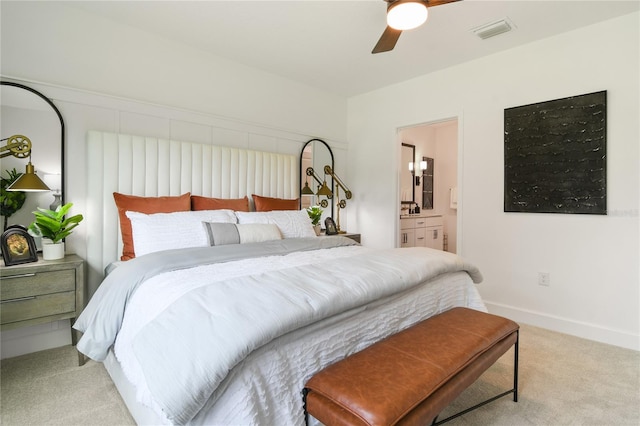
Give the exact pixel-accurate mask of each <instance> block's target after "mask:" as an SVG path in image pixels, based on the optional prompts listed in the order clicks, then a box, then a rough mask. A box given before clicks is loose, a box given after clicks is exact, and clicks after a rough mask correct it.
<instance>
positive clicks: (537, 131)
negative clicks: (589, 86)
mask: <svg viewBox="0 0 640 426" xmlns="http://www.w3.org/2000/svg"><path fill="white" fill-rule="evenodd" d="M606 148H607V92H606V91H602V92H595V93H589V94H586V95H580V96H571V97H568V98H563V99H556V100H552V101H547V102H540V103H536V104H531V105H524V106H518V107H513V108H507V109H505V110H504V211H505V212H529V213H577V214H607V170H606V152H607V149H606Z"/></svg>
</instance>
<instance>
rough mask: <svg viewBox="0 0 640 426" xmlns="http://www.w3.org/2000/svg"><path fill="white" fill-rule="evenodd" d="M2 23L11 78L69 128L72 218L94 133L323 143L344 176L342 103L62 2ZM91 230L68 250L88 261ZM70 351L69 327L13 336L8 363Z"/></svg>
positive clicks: (4, 60) (23, 10)
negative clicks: (88, 138)
mask: <svg viewBox="0 0 640 426" xmlns="http://www.w3.org/2000/svg"><path fill="white" fill-rule="evenodd" d="M1 19H2V21H1V24H2V25H1V31H2V33H1V35H2V37H1V42H2V45H1V47H2V50H1V61H0V65H1V74H2V78H3V80H9V81H15V82H19V83H22V84H24V85H27V86H30V87H32V88H34V89H36V90H38V91H40V92H41V93H43V94H44V95H45V96H47V97H48V98H50V99H51V100H52V101H53V103H54V104H55V105H56V106H57V107H58V109H59V110H60V112H61V114H62V116H63V118H64V120H65V125H66V131H67V135H66V164H65V173H66V195H65V197H66V201H68V202H73V203H74V208H73V213H83V212H85V194H86V191H87V189H86V184H85V183H86V161H85V158H86V149H85V135H86V132H87V131H88V130H103V131H112V132H119V133H129V134H137V135H149V136H155V137H161V138H169V139H174V140H186V141H194V142H204V143H213V144H216V145H224V146H238V147H244V148H250V149H256V150H261V151H271V152H283V153H290V154H299V153H300V151H301V149H302V145H303V144H304V143H305V142H306V141H307V140H309V139H311V138H314V137H318V138H322V139H324V140H325V141H326V142H327V143H328V144H329V146H331V148H332V150H333V153H334V157H335V169H336V173H337V174H338V175H339V176H345V172H346V167H347V145H346V99H344V98H340V97H338V96H335V95H332V94H328V93H325V92H322V91H319V90H317V89H314V88H311V87H308V86H304V85H300V84H298V83H296V82H292V81H289V80H286V79H283V78H281V77H278V76H275V75H272V74H268V73H264V72H261V71H258V70H255V69H251V68H247V67H244V66H242V65H238V64H234V63H231V62H228V61H225V60H223V59H220V58H216V57H214V56H211V55H208V54H205V53H203V52H199V51H196V50H194V49H191V48H189V47H186V46H183V45H180V44H177V43H173V42H170V41H167V40H164V39H161V38H159V37H155V36H153V35H151V34H147V33H143V32H141V31H138V30H135V29H133V28H129V27H126V26H122V25H119V24H116V23H113V22H111V21H108V20H103V19H99V18H96V17H93V16H92V15H89V14H86V13H84V12H82V11H78V10H76V9H73V8H68V7H65V6H61V5H60V4H52V3H47V2H38V3H37V4H36V3H31V2H3V3H2V16H1ZM25 28H28V29H29V30H28V31H24V29H25ZM17 34H19V35H20V36H19V37H17V36H16V35H17ZM165 105H166V106H165ZM55 136H56V137H58V136H59V134H56V135H55ZM343 224H347V219H346V218H344V219H343ZM85 231H86V230H85V229H84V227H83V226H82V224H81V225H80V226H79V227H78V228H77V230H76V231H75V232H74V234H73V235H72V236H71V237H69V238H68V239H67V251H68V252H73V253H77V254H79V255H80V256H85V255H86V238H88V237H89V236H88V235H86V234H85ZM87 276H88V281H89V283H88V287H89V288H88V290H89V293H90V294H92V293H93V291H95V288H96V287H97V285H98V284H99V279H100V276H101V271H99V270H96V268H91V267H88V269H87ZM68 343H69V322H68V321H60V322H57V323H53V324H44V325H42V326H37V327H29V328H26V329H17V330H11V331H9V332H3V333H2V345H1V350H2V355H1V356H2V358H5V357H9V356H16V355H19V354H22V353H27V352H33V351H37V350H42V349H46V348H49V347H55V346H60V345H64V344H68Z"/></svg>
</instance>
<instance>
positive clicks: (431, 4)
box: [427, 0, 461, 7]
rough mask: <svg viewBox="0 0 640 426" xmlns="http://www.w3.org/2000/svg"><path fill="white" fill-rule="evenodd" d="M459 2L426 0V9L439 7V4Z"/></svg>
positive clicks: (452, 0)
mask: <svg viewBox="0 0 640 426" xmlns="http://www.w3.org/2000/svg"><path fill="white" fill-rule="evenodd" d="M457 1H461V0H427V7H434V6H440V5H441V4H447V3H455V2H457Z"/></svg>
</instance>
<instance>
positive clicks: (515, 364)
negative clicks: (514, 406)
mask: <svg viewBox="0 0 640 426" xmlns="http://www.w3.org/2000/svg"><path fill="white" fill-rule="evenodd" d="M519 342H520V330H516V343H515V345H514V356H513V389H510V390H508V391H506V392H503V393H501V394H500V395H496V396H494V397H493V398H489V399H487V400H486V401H482V402H481V403H479V404H476V405H474V406H473V407H469V408H467V409H466V410H462V411H460V412H459V413H456V414H454V415H452V416H449V417H447V418H446V419H442V420H440V421H437V420H438V416H436V418H435V419H433V423H432V426H436V425H441V424H443V423H446V422H448V421H450V420H453V419H455V418H457V417H460V416H462V415H463V414H467V413H468V412H469V411H473V410H475V409H476V408H480V407H482V406H483V405H486V404H488V403H490V402H493V401H495V400H496V399H499V398H502V397H503V396H507V395H509V394H510V393H513V401H514V402H518V348H519V345H518V343H519Z"/></svg>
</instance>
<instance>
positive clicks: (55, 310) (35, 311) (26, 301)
mask: <svg viewBox="0 0 640 426" xmlns="http://www.w3.org/2000/svg"><path fill="white" fill-rule="evenodd" d="M3 284H4V283H3ZM75 310H76V293H75V290H74V291H66V292H62V293H52V294H45V295H40V296H28V297H24V298H19V299H11V300H3V301H2V310H1V312H0V322H2V324H9V323H12V322H18V321H24V320H30V319H34V318H42V317H47V316H50V315H58V314H66V313H69V312H74V311H75Z"/></svg>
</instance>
